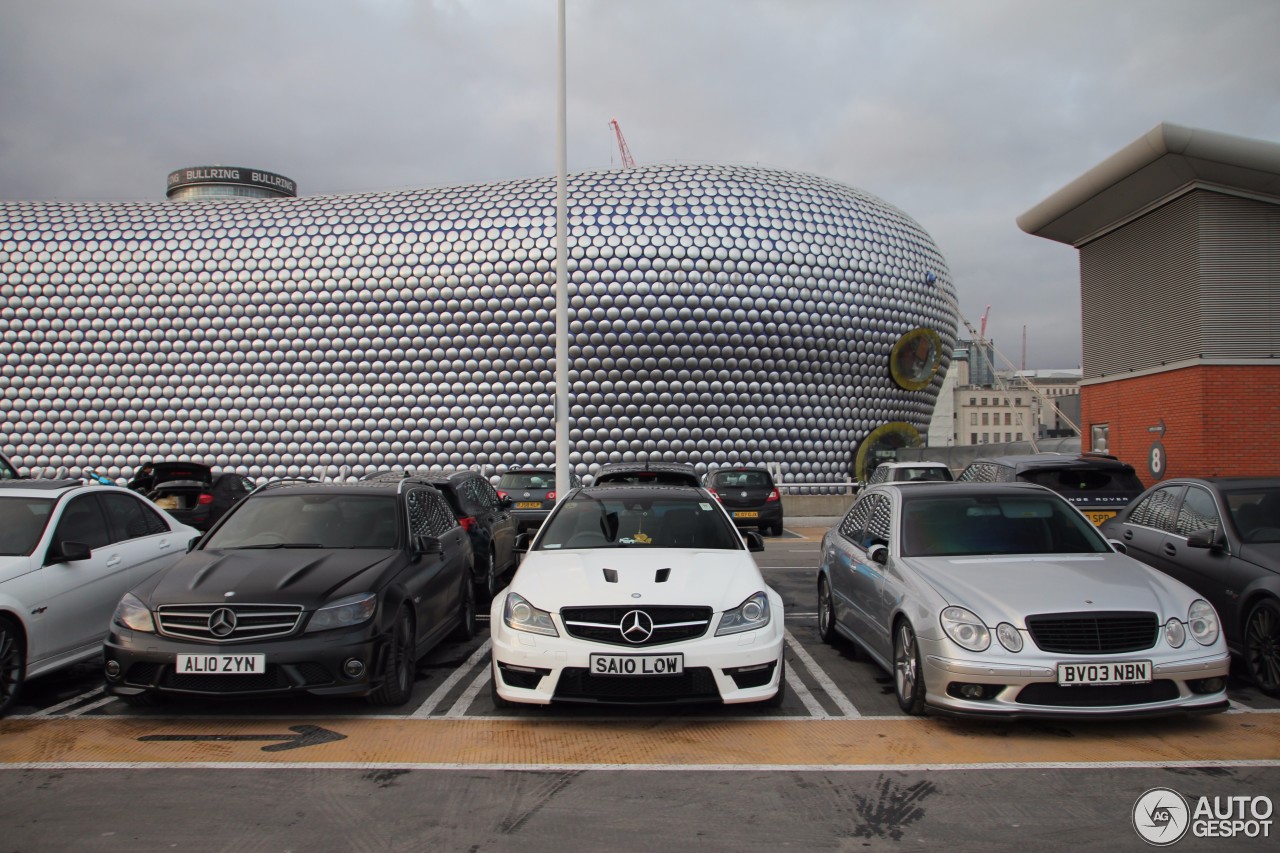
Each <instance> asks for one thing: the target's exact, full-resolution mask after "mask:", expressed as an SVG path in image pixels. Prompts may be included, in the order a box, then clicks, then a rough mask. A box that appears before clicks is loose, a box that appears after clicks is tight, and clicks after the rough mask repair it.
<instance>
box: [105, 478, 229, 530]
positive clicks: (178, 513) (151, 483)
mask: <svg viewBox="0 0 1280 853" xmlns="http://www.w3.org/2000/svg"><path fill="white" fill-rule="evenodd" d="M129 488H131V489H133V490H134V491H135V492H138V493H139V494H142V495H145V496H147V497H148V498H150V499H151V501H152V502H153V503H155V505H156V506H158V507H160V508H161V509H163V510H164V511H165V512H167V513H169V515H172V516H173V517H174V518H176V519H177V520H178V521H180V522H182V523H183V524H189V525H191V526H192V527H194V528H196V529H197V530H208V529H209V528H210V527H212V526H213V523H214V522H215V521H217V520H218V519H219V518H222V516H224V515H226V513H227V510H229V509H231V507H233V506H235V504H236V501H238V500H240V499H241V498H243V497H244V496H245V495H247V494H249V493H250V492H252V491H253V489H254V484H253V481H252V480H250V479H249V478H248V477H243V476H241V475H240V474H235V473H231V472H225V473H222V474H215V473H214V471H213V469H212V468H211V467H209V466H208V465H205V464H202V463H200V462H147V463H144V464H143V465H142V467H140V468H139V469H138V471H137V473H135V474H134V475H133V479H132V480H130V481H129Z"/></svg>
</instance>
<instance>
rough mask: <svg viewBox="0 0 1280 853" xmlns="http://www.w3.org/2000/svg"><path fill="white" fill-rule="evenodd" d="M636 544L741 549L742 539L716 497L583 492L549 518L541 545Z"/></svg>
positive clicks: (546, 547) (543, 547)
mask: <svg viewBox="0 0 1280 853" xmlns="http://www.w3.org/2000/svg"><path fill="white" fill-rule="evenodd" d="M632 547H640V548H705V549H714V550H741V549H742V540H741V538H740V537H739V536H738V533H737V531H736V530H734V528H733V526H732V525H731V524H730V523H729V521H728V519H726V518H725V517H724V514H723V513H722V512H721V511H720V509H719V508H718V507H717V506H716V505H715V504H714V503H712V502H711V501H706V500H698V499H696V498H677V497H647V496H636V497H625V498H624V497H609V498H605V499H600V498H596V497H586V496H584V497H579V498H577V499H575V500H572V501H569V502H568V503H565V504H562V505H561V506H560V508H559V509H558V510H557V511H556V512H555V513H554V514H553V515H552V516H551V518H550V519H548V520H547V523H546V525H545V526H544V528H543V532H542V533H541V534H540V535H539V537H538V546H537V550H539V551H542V550H548V551H550V550H558V549H561V548H632Z"/></svg>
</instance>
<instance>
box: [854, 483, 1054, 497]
mask: <svg viewBox="0 0 1280 853" xmlns="http://www.w3.org/2000/svg"><path fill="white" fill-rule="evenodd" d="M882 491H893V492H899V493H901V494H903V495H911V496H912V497H913V498H914V497H917V496H920V495H935V494H936V495H950V496H952V497H964V496H966V495H992V494H996V495H999V494H1005V495H1027V494H1029V493H1030V494H1035V495H1053V496H1054V497H1057V498H1061V499H1063V500H1065V498H1062V496H1061V495H1059V494H1058V493H1057V492H1055V491H1053V490H1052V489H1049V488H1046V487H1045V486H1041V485H1038V484H1036V483H1022V482H1017V481H1015V482H1009V483H974V482H958V481H955V480H947V481H946V482H943V481H939V480H934V481H928V482H913V483H876V484H875V485H874V486H868V487H867V488H866V489H864V490H863V492H862V494H864V495H865V494H870V493H872V492H882Z"/></svg>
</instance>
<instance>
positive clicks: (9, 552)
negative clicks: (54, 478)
mask: <svg viewBox="0 0 1280 853" xmlns="http://www.w3.org/2000/svg"><path fill="white" fill-rule="evenodd" d="M53 503H54V502H53V501H52V500H50V499H48V498H26V497H19V498H8V497H6V498H0V556H4V557H18V556H24V557H25V556H28V555H30V554H31V552H32V551H34V550H35V549H36V546H37V545H39V544H40V537H41V536H43V535H44V528H45V525H46V524H48V523H49V514H50V513H51V512H52V511H53Z"/></svg>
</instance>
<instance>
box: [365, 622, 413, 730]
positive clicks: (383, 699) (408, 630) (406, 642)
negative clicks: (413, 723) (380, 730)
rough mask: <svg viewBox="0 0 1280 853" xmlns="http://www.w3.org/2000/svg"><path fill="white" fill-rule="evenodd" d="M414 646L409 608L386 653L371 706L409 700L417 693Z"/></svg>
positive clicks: (369, 699)
mask: <svg viewBox="0 0 1280 853" xmlns="http://www.w3.org/2000/svg"><path fill="white" fill-rule="evenodd" d="M413 649H414V641H413V617H412V616H410V615H409V610H408V608H401V609H400V613H399V614H398V615H397V616H396V624H395V627H394V628H392V630H391V640H390V642H389V643H388V644H387V653H386V654H385V655H384V656H383V663H382V672H381V673H380V674H381V676H382V683H381V684H379V685H378V687H377V689H375V690H374V691H373V692H372V693H370V694H369V698H368V701H369V704H370V705H378V706H381V707H384V708H385V707H392V706H395V705H403V704H404V703H405V702H408V701H409V694H410V693H412V692H413V668H414V663H415V661H414V655H413Z"/></svg>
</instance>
